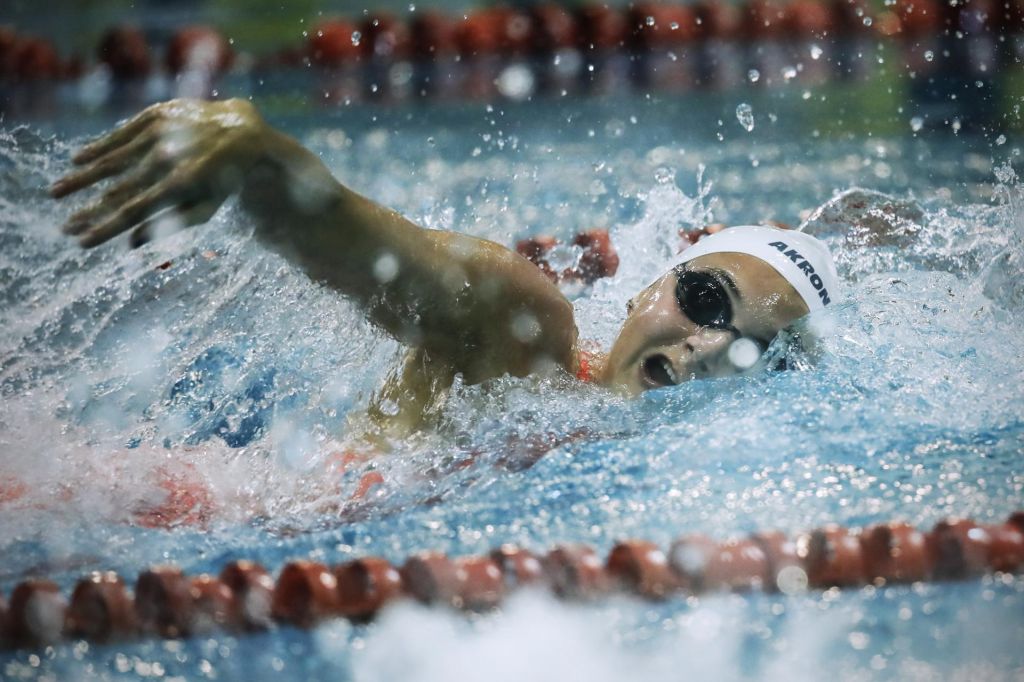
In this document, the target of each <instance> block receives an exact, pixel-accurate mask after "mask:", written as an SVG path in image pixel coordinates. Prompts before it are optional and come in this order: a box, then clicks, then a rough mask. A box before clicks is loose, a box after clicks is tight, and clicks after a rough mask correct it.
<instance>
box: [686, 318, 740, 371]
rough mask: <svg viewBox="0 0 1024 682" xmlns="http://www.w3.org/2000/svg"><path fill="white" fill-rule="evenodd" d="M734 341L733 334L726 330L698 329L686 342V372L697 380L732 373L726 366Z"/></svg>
mask: <svg viewBox="0 0 1024 682" xmlns="http://www.w3.org/2000/svg"><path fill="white" fill-rule="evenodd" d="M732 341H733V334H732V333H731V332H729V331H726V330H724V329H712V328H710V327H700V328H698V329H697V330H695V331H694V332H693V333H692V334H690V335H688V336H687V337H686V339H685V340H684V344H685V347H686V350H687V351H688V352H687V354H686V357H685V363H686V367H685V370H684V371H685V372H686V373H687V374H690V375H692V376H694V377H697V378H700V377H707V376H718V375H720V374H724V373H731V371H730V368H728V367H726V366H725V365H727V364H728V363H727V358H728V355H729V344H731V343H732Z"/></svg>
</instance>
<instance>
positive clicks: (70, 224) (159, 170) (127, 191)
mask: <svg viewBox="0 0 1024 682" xmlns="http://www.w3.org/2000/svg"><path fill="white" fill-rule="evenodd" d="M144 167H145V168H146V170H144V171H141V172H138V173H134V174H132V175H131V176H129V177H127V178H125V179H124V180H122V181H121V182H118V183H117V184H115V185H113V186H111V187H110V188H109V189H108V190H107V191H106V192H104V193H103V194H102V195H100V197H99V198H98V199H96V200H95V201H93V202H92V203H91V204H89V205H88V206H86V207H85V208H83V209H81V210H79V211H76V212H75V213H73V214H71V217H70V218H68V220H67V222H66V223H64V225H63V227H61V231H63V232H64V234H70V235H78V234H81V233H82V232H85V231H86V230H88V229H89V228H90V227H91V226H92V225H93V224H94V223H96V222H97V221H98V220H100V219H101V218H103V216H105V215H107V214H109V213H111V212H112V211H114V210H116V209H117V208H119V207H121V206H122V205H123V204H125V203H126V202H127V201H128V200H129V199H131V197H133V196H135V195H136V194H139V193H141V192H142V191H144V190H145V189H146V187H148V186H150V185H151V184H153V182H154V181H155V180H156V179H157V178H159V177H160V175H163V174H164V173H165V172H166V171H165V169H164V168H163V167H156V166H152V165H149V164H144Z"/></svg>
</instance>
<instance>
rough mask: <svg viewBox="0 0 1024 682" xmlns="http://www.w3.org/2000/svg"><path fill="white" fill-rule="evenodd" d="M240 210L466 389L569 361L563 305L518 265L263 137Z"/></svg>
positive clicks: (287, 142)
mask: <svg viewBox="0 0 1024 682" xmlns="http://www.w3.org/2000/svg"><path fill="white" fill-rule="evenodd" d="M267 150H268V153H267V154H266V157H265V159H264V161H263V162H261V163H260V164H258V165H257V166H256V167H255V168H254V169H253V170H252V172H251V173H250V177H249V178H248V179H247V182H246V184H245V186H244V191H243V195H242V197H243V202H244V204H245V206H246V207H247V208H249V209H250V210H251V211H252V213H253V214H254V216H256V218H257V222H258V227H257V233H256V234H257V236H258V238H259V239H261V240H262V241H264V242H265V243H267V244H268V245H270V246H272V247H273V248H275V249H276V250H278V251H279V252H281V253H283V254H285V255H286V256H287V257H289V258H290V259H292V260H293V261H295V262H297V263H298V264H300V265H301V266H302V267H303V269H304V270H305V271H306V272H307V273H308V274H309V275H310V276H311V277H313V278H314V279H316V280H318V281H321V282H324V283H325V284H328V285H329V286H332V287H334V288H336V289H338V290H339V291H341V292H343V293H344V294H346V295H347V296H349V297H351V298H352V299H353V300H355V301H356V302H357V303H358V304H359V305H360V306H361V307H362V308H363V309H364V310H365V311H366V313H367V314H368V315H369V316H370V318H371V319H372V320H374V321H375V322H376V323H377V324H379V325H380V326H382V327H383V328H385V329H386V330H387V331H389V332H390V333H391V334H392V335H394V336H395V337H396V338H398V339H399V340H401V341H403V342H405V343H408V344H410V345H413V346H418V347H422V348H424V349H426V350H427V351H428V352H430V353H431V354H432V355H434V356H435V357H437V358H438V359H439V360H442V361H446V362H450V363H451V364H452V365H453V367H454V368H455V369H456V371H461V372H463V373H464V374H465V375H466V377H467V380H469V381H471V382H472V381H481V380H484V379H487V378H489V377H491V376H496V375H498V374H501V373H504V372H510V373H512V374H517V375H525V374H528V373H529V372H530V371H532V370H533V369H534V368H536V366H537V365H538V364H539V363H541V362H543V361H545V360H547V361H549V362H552V363H554V364H559V365H562V366H564V367H567V368H569V369H572V367H571V365H572V364H573V362H574V357H573V348H574V343H575V326H574V325H573V320H572V309H571V305H570V304H569V303H568V302H567V301H565V299H564V297H562V296H561V294H560V293H559V292H558V290H557V288H556V287H554V286H553V285H552V284H551V283H550V282H549V281H548V280H547V278H545V277H544V276H543V274H541V273H540V271H539V270H537V268H536V267H534V266H533V265H532V264H530V263H529V262H528V261H526V260H525V259H523V258H521V257H520V256H518V255H516V254H515V253H512V252H511V251H509V250H508V249H505V248H504V247H502V246H500V245H498V244H495V243H493V242H489V241H486V240H481V239H476V238H473V237H470V236H467V235H462V234H457V233H451V232H441V231H434V230H425V229H423V228H420V227H418V226H416V225H414V224H413V223H411V222H409V221H408V220H406V219H405V218H404V217H402V216H401V215H400V214H398V213H396V212H395V211H392V210H389V209H386V208H383V207H381V206H379V205H377V204H375V203H373V202H372V201H370V200H368V199H366V198H365V197H362V196H360V195H359V194H357V193H355V192H353V191H351V190H349V189H347V188H345V187H344V186H342V185H341V184H339V183H338V182H337V181H336V180H334V179H333V177H331V175H330V173H329V172H328V171H327V169H326V168H324V167H323V165H322V164H321V163H320V162H319V159H317V157H316V156H315V155H313V154H312V153H310V152H309V151H307V150H305V149H303V148H302V147H301V146H300V145H298V143H296V142H294V141H293V140H291V139H290V138H287V137H286V136H284V135H281V134H280V133H276V132H273V131H271V133H270V134H269V136H268V138H267Z"/></svg>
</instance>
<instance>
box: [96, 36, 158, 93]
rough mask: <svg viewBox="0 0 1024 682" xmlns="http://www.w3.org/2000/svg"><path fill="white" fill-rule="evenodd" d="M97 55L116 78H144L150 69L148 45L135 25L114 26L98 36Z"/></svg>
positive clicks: (150, 61) (150, 60)
mask: <svg viewBox="0 0 1024 682" xmlns="http://www.w3.org/2000/svg"><path fill="white" fill-rule="evenodd" d="M97 56H98V57H99V61H100V63H101V64H106V66H107V68H108V69H110V73H111V75H113V77H114V78H116V79H118V80H130V79H133V78H145V77H146V76H148V75H149V73H150V70H151V69H152V59H151V58H150V52H149V45H148V43H147V42H146V37H145V36H144V35H143V34H142V31H141V30H140V29H139V28H138V27H136V26H115V27H114V28H111V29H109V30H108V31H107V32H106V33H104V34H103V37H102V38H100V44H99V47H98V49H97Z"/></svg>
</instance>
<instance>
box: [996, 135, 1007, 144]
mask: <svg viewBox="0 0 1024 682" xmlns="http://www.w3.org/2000/svg"><path fill="white" fill-rule="evenodd" d="M1004 144H1006V135H1000V136H999V137H997V138H996V146H997V147H998V146H1002V145H1004Z"/></svg>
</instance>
